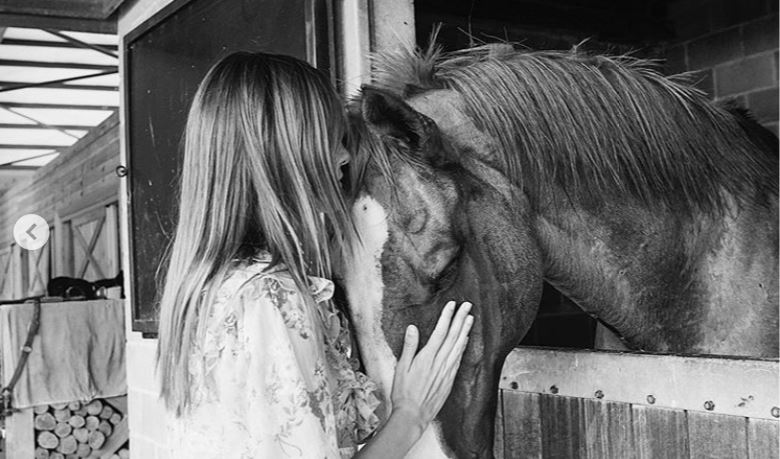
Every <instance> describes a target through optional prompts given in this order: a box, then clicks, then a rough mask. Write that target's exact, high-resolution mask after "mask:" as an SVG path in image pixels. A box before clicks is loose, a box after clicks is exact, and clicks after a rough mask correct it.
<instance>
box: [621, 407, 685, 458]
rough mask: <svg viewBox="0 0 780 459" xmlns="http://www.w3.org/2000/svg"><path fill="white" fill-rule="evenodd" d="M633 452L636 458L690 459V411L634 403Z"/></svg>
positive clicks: (632, 415) (632, 412) (632, 409)
mask: <svg viewBox="0 0 780 459" xmlns="http://www.w3.org/2000/svg"><path fill="white" fill-rule="evenodd" d="M631 418H632V427H633V437H634V450H635V453H634V454H633V455H632V456H634V457H636V458H637V459H651V458H665V459H687V458H688V451H689V442H688V420H687V414H686V413H685V411H682V410H669V409H665V408H650V407H646V406H641V405H640V406H633V407H632V408H631Z"/></svg>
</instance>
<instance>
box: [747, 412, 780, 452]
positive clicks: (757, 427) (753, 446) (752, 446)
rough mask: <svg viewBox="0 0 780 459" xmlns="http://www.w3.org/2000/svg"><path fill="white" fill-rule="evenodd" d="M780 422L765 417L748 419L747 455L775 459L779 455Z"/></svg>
mask: <svg viewBox="0 0 780 459" xmlns="http://www.w3.org/2000/svg"><path fill="white" fill-rule="evenodd" d="M778 445H780V423H778V422H777V421H768V420H766V419H748V457H749V458H750V459H777V458H778V457H780V447H778Z"/></svg>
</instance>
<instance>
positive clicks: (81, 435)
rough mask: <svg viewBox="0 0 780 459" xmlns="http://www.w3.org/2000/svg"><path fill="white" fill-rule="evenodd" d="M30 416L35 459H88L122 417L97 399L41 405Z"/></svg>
mask: <svg viewBox="0 0 780 459" xmlns="http://www.w3.org/2000/svg"><path fill="white" fill-rule="evenodd" d="M33 412H34V413H35V417H34V418H33V425H34V427H35V441H36V448H35V459H74V458H86V457H90V456H91V455H92V451H94V450H99V449H100V448H101V447H102V446H103V444H104V443H105V442H106V439H107V438H108V437H110V436H111V434H112V433H113V431H114V427H116V425H117V424H119V423H120V422H121V421H122V413H120V412H118V411H117V410H115V409H114V408H113V407H112V406H111V405H109V404H107V403H104V401H102V400H100V399H95V400H92V401H91V402H87V403H81V402H70V403H58V404H54V405H41V406H36V407H35V408H33ZM128 456H129V455H128Z"/></svg>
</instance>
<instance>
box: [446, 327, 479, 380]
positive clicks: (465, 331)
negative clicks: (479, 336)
mask: <svg viewBox="0 0 780 459" xmlns="http://www.w3.org/2000/svg"><path fill="white" fill-rule="evenodd" d="M472 325H474V316H472V315H469V316H468V317H466V320H465V321H464V323H463V327H461V329H460V334H458V338H457V339H456V340H455V345H454V346H453V348H452V351H451V352H450V354H449V356H448V357H447V366H449V367H453V368H456V369H457V368H458V366H460V359H461V357H462V356H463V352H464V351H465V350H466V344H468V341H469V332H470V331H471V326H472Z"/></svg>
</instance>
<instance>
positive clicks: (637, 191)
mask: <svg viewBox="0 0 780 459" xmlns="http://www.w3.org/2000/svg"><path fill="white" fill-rule="evenodd" d="M653 66H654V63H653V62H651V61H647V60H641V59H636V58H633V57H628V56H611V57H610V56H592V55H587V54H585V53H583V52H581V51H579V50H572V51H570V52H559V51H523V50H516V49H515V48H514V47H513V46H512V45H510V44H497V45H486V46H481V47H477V48H471V49H467V50H462V51H457V52H454V53H450V54H444V53H442V52H441V50H440V48H438V47H437V46H436V45H433V44H432V45H431V46H430V47H428V48H427V49H425V50H416V51H412V50H409V49H405V50H398V51H394V52H392V53H387V54H381V55H380V56H379V57H377V58H376V59H375V67H376V72H375V77H376V79H375V81H374V84H375V85H376V86H379V87H381V88H384V89H386V90H390V91H392V92H394V93H396V94H398V95H400V96H402V97H408V96H409V95H410V91H413V92H414V93H416V94H417V93H420V92H424V91H430V90H440V89H449V90H452V91H454V92H456V93H457V94H458V95H459V96H460V97H461V99H462V100H463V106H464V111H465V115H467V116H468V117H469V118H471V120H472V121H473V122H474V124H475V125H476V126H477V127H478V128H479V129H480V130H482V131H484V132H485V133H486V134H487V135H489V136H491V137H492V138H494V139H495V140H496V142H497V144H498V145H499V146H500V148H499V152H498V154H499V155H501V156H503V158H501V159H502V161H503V163H504V169H505V172H506V174H507V175H508V176H509V177H510V178H511V179H512V180H513V181H514V182H515V183H516V184H518V185H519V186H521V187H523V188H524V189H526V190H528V191H529V192H530V193H531V194H532V196H545V195H548V192H549V191H550V186H552V185H555V186H558V187H561V188H563V189H565V190H566V193H567V195H568V196H569V197H571V198H573V199H575V200H576V199H587V198H594V197H596V198H600V197H602V196H616V197H621V196H623V197H625V196H631V197H633V198H634V199H635V200H636V201H637V202H638V203H640V204H644V205H646V206H649V207H655V206H659V205H661V206H664V207H671V208H675V209H680V208H682V209H685V210H688V211H691V212H693V211H705V212H717V213H720V212H725V211H726V210H727V209H728V202H727V197H728V195H731V196H733V197H735V198H736V200H737V202H738V203H739V204H740V205H741V204H746V203H754V202H756V197H757V196H765V195H769V196H777V186H778V185H777V181H778V162H777V161H778V159H777V153H776V147H775V149H774V151H771V150H772V149H771V148H767V146H766V142H764V141H761V140H760V139H759V140H756V139H751V137H749V136H753V137H755V134H756V128H757V129H762V128H761V127H760V125H758V124H757V123H755V122H754V121H752V120H750V119H746V118H745V117H744V115H742V114H740V113H735V111H734V110H733V109H731V110H729V109H726V108H724V107H719V106H717V105H715V104H714V103H712V102H711V101H709V100H708V99H707V97H706V95H705V94H704V93H703V92H701V91H699V90H698V89H696V88H694V87H692V86H690V84H689V81H688V79H687V77H686V76H676V77H665V76H663V75H661V74H660V73H658V72H657V71H656V70H655V69H654V67H653ZM751 123H752V124H753V125H754V126H753V127H751V126H749V124H751ZM769 135H770V136H771V134H769ZM775 142H776V139H775Z"/></svg>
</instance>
